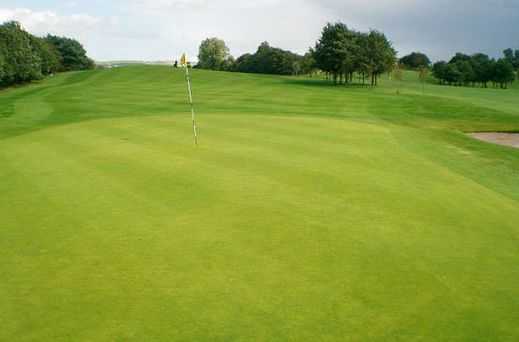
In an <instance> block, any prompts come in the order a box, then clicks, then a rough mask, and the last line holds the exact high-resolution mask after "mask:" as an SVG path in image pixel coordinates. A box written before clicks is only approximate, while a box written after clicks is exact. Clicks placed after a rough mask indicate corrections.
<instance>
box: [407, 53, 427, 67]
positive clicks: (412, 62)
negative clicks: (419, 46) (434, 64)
mask: <svg viewBox="0 0 519 342" xmlns="http://www.w3.org/2000/svg"><path fill="white" fill-rule="evenodd" d="M400 64H402V65H403V66H405V67H406V68H409V69H415V70H416V69H420V68H428V67H429V66H430V65H431V60H430V59H429V57H427V55H426V54H424V53H421V52H413V53H411V54H409V55H407V56H404V57H402V58H401V59H400Z"/></svg>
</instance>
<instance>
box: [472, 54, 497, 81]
mask: <svg viewBox="0 0 519 342" xmlns="http://www.w3.org/2000/svg"><path fill="white" fill-rule="evenodd" d="M471 64H472V70H473V71H474V79H475V82H477V83H480V84H481V86H483V87H485V88H486V87H487V84H488V82H490V81H491V80H492V69H493V62H492V60H491V59H490V57H488V56H487V55H485V54H482V53H477V54H474V55H472V56H471Z"/></svg>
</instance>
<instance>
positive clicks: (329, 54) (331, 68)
mask: <svg viewBox="0 0 519 342" xmlns="http://www.w3.org/2000/svg"><path fill="white" fill-rule="evenodd" d="M349 36H350V32H349V30H348V27H347V26H346V25H345V24H343V23H335V24H331V23H328V24H327V25H326V26H325V27H324V28H323V31H322V33H321V38H320V39H319V40H318V41H317V43H316V44H315V48H314V53H313V57H314V59H315V62H316V66H317V67H318V68H319V69H321V70H323V71H325V72H327V73H330V74H331V75H332V78H333V81H334V83H336V84H337V83H338V80H339V75H340V74H342V72H343V70H344V63H345V60H346V59H347V58H348V46H347V44H346V43H345V42H346V40H347V37H349Z"/></svg>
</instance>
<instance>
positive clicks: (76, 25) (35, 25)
mask: <svg viewBox="0 0 519 342" xmlns="http://www.w3.org/2000/svg"><path fill="white" fill-rule="evenodd" d="M10 20H15V21H18V22H20V23H21V24H22V25H23V26H24V28H25V29H27V30H28V31H30V32H32V33H34V34H37V35H45V34H47V33H52V34H60V35H64V34H67V35H76V36H81V35H82V33H83V32H84V31H85V30H90V29H92V28H94V27H95V26H96V25H98V24H99V23H100V22H101V19H100V18H97V17H93V16H90V15H87V14H72V15H67V16H60V15H58V14H56V13H55V12H53V11H33V10H30V9H27V8H15V9H2V8H0V22H4V21H10Z"/></svg>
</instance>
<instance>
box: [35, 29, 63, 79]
mask: <svg viewBox="0 0 519 342" xmlns="http://www.w3.org/2000/svg"><path fill="white" fill-rule="evenodd" d="M31 45H32V47H33V50H34V52H35V53H36V54H37V55H38V56H39V58H40V61H41V64H40V67H41V73H42V74H43V75H50V74H53V73H55V72H58V71H59V70H61V69H62V68H63V66H62V62H61V56H60V54H59V52H58V50H57V49H56V47H55V46H54V45H51V44H49V43H48V42H47V41H46V40H44V39H42V38H38V37H34V36H33V37H31Z"/></svg>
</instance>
